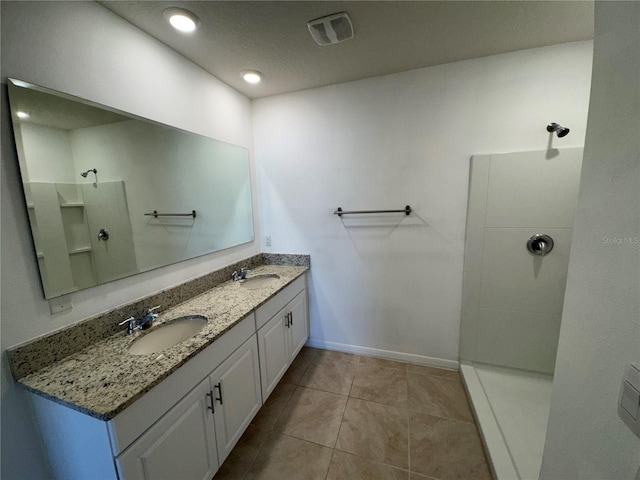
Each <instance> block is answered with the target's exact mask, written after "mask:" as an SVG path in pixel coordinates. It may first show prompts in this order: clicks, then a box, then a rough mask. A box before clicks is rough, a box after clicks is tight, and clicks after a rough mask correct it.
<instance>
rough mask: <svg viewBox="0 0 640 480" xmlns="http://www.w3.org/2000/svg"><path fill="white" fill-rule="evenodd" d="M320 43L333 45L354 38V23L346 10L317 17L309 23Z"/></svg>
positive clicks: (317, 41) (314, 37)
mask: <svg viewBox="0 0 640 480" xmlns="http://www.w3.org/2000/svg"><path fill="white" fill-rule="evenodd" d="M307 27H309V32H310V33H311V36H312V37H313V39H314V40H315V41H316V43H317V44H318V45H333V44H334V43H340V42H344V41H345V40H349V39H351V38H353V25H352V24H351V19H350V18H349V15H347V14H346V13H345V12H342V13H335V14H333V15H329V16H326V17H322V18H316V19H315V20H311V21H310V22H309V23H307Z"/></svg>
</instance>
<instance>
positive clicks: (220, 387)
mask: <svg viewBox="0 0 640 480" xmlns="http://www.w3.org/2000/svg"><path fill="white" fill-rule="evenodd" d="M213 388H214V389H215V388H217V389H218V393H219V394H220V397H219V398H216V401H218V402H220V405H222V385H221V384H220V382H218V384H217V385H216V386H215V387H213Z"/></svg>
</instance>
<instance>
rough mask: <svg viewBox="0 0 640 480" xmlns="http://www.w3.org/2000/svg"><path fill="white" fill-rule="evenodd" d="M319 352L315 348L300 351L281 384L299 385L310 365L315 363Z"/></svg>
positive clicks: (305, 348) (303, 348) (304, 348)
mask: <svg viewBox="0 0 640 480" xmlns="http://www.w3.org/2000/svg"><path fill="white" fill-rule="evenodd" d="M318 351H319V350H316V349H315V348H308V347H302V350H300V353H298V356H297V357H296V358H295V360H294V361H293V363H292V364H291V366H290V367H289V369H288V370H287V371H286V372H285V374H284V376H283V377H282V380H280V383H292V384H294V385H298V384H299V383H300V380H302V377H303V376H304V372H306V370H307V368H308V367H309V365H311V362H313V359H314V358H315V357H316V355H317V352H318Z"/></svg>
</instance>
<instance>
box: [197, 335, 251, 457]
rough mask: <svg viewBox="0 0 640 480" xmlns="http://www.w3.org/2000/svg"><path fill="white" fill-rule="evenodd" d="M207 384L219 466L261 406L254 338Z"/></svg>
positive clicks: (214, 372)
mask: <svg viewBox="0 0 640 480" xmlns="http://www.w3.org/2000/svg"><path fill="white" fill-rule="evenodd" d="M209 383H210V385H211V395H212V396H210V397H209V398H210V400H211V402H212V410H213V412H214V414H213V418H214V421H215V429H216V440H217V445H218V460H219V462H220V464H222V462H224V460H225V459H226V458H227V455H229V453H230V452H231V450H232V449H233V447H234V446H235V444H236V443H237V442H238V440H239V439H240V437H241V436H242V434H243V433H244V431H245V429H246V428H247V427H248V426H249V422H251V420H252V419H253V417H254V416H255V414H256V413H258V410H260V407H261V406H262V393H261V391H260V367H259V363H258V344H257V342H256V337H255V335H254V336H252V337H251V338H250V339H249V340H247V341H246V342H245V344H244V345H243V346H242V347H240V348H239V349H238V350H236V351H235V352H234V353H233V355H231V356H230V357H229V358H228V359H227V360H225V361H224V363H223V364H222V365H220V366H219V367H218V368H216V369H215V370H214V371H213V373H212V374H211V375H210V376H209Z"/></svg>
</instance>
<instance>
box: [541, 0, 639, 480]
mask: <svg viewBox="0 0 640 480" xmlns="http://www.w3.org/2000/svg"><path fill="white" fill-rule="evenodd" d="M639 134H640V3H638V2H598V3H596V10H595V40H594V59H593V78H592V90H591V100H590V105H589V120H588V128H587V136H586V142H585V150H584V160H583V168H582V178H581V185H580V196H579V201H578V212H577V216H576V221H575V225H574V234H573V246H572V249H571V259H570V262H569V275H568V281H567V289H566V294H565V302H564V311H563V315H562V327H561V330H560V343H559V347H558V359H557V363H556V375H555V380H554V390H553V397H552V401H551V413H550V417H549V427H548V429H547V438H546V444H545V451H544V457H543V463H542V472H541V476H540V478H545V479H546V478H549V479H556V478H572V479H587V478H592V479H603V478H607V479H632V478H634V476H635V475H636V470H637V469H638V465H640V440H638V439H637V438H636V437H635V436H634V435H633V434H632V433H631V432H630V431H629V430H628V429H627V427H626V426H625V425H624V424H623V422H622V420H620V419H619V418H618V417H617V414H616V405H617V396H618V390H619V388H620V382H621V379H622V371H623V368H624V366H625V364H627V363H630V362H631V363H635V364H636V365H638V366H640V308H639V305H638V302H639V295H638V292H639V291H640V284H639V282H640V245H639V243H638V239H639V238H640V226H639V218H640V186H639V180H640V136H639ZM636 478H637V477H636Z"/></svg>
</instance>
